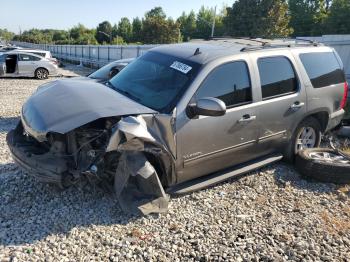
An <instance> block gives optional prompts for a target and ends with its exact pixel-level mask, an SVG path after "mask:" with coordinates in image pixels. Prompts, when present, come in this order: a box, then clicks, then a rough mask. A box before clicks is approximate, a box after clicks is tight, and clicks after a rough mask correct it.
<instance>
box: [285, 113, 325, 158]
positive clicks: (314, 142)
mask: <svg viewBox="0 0 350 262" xmlns="http://www.w3.org/2000/svg"><path fill="white" fill-rule="evenodd" d="M321 130H322V128H321V125H320V123H319V122H318V120H317V119H316V118H314V117H308V118H305V119H304V120H303V121H301V122H300V124H299V125H298V126H297V128H296V129H295V131H294V133H293V135H292V138H291V140H290V142H289V144H288V146H287V148H286V151H285V153H284V159H285V160H286V161H287V162H290V163H293V162H294V160H295V156H296V154H298V152H299V151H300V150H303V149H307V148H315V147H319V146H320V143H321V136H322V131H321Z"/></svg>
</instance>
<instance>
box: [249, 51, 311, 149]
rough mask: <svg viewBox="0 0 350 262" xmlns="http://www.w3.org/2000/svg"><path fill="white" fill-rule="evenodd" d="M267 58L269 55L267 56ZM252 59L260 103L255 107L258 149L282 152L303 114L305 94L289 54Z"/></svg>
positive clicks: (256, 56)
mask: <svg viewBox="0 0 350 262" xmlns="http://www.w3.org/2000/svg"><path fill="white" fill-rule="evenodd" d="M267 54H268V55H267ZM267 54H266V53H261V54H259V55H254V61H255V69H256V71H257V75H258V76H259V77H258V79H257V80H258V86H259V87H260V90H259V91H260V95H261V102H260V103H259V106H258V107H257V111H258V118H259V121H258V125H259V139H258V141H259V149H260V150H262V151H264V152H265V153H272V152H277V151H283V148H284V146H285V145H286V143H287V142H288V141H289V139H290V138H291V136H292V133H293V130H294V129H295V128H296V126H297V125H298V123H299V122H300V121H301V120H302V119H303V117H304V115H305V113H306V92H305V88H304V85H303V84H302V83H301V81H300V79H299V75H300V74H299V71H298V70H297V67H296V66H295V60H294V57H293V56H292V55H291V54H290V53H289V52H283V55H281V54H280V53H273V52H271V53H267Z"/></svg>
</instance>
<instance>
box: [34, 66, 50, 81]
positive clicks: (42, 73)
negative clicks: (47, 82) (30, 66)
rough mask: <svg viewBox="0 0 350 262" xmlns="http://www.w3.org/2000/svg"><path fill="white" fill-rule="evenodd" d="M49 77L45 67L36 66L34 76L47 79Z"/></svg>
mask: <svg viewBox="0 0 350 262" xmlns="http://www.w3.org/2000/svg"><path fill="white" fill-rule="evenodd" d="M48 77H49V71H48V70H47V69H45V68H38V69H37V70H35V78H36V79H39V80H43V79H47V78H48Z"/></svg>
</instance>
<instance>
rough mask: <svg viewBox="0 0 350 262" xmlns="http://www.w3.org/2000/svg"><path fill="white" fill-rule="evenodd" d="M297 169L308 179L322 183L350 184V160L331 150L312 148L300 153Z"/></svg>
mask: <svg viewBox="0 0 350 262" xmlns="http://www.w3.org/2000/svg"><path fill="white" fill-rule="evenodd" d="M295 166H296V169H297V170H298V171H299V173H300V174H301V175H303V176H305V177H306V178H312V179H315V180H318V181H321V182H326V183H335V184H348V183H350V158H348V157H346V156H345V155H342V154H340V153H339V152H338V151H337V150H334V149H330V148H310V149H304V150H301V151H299V152H298V155H297V156H296V160H295Z"/></svg>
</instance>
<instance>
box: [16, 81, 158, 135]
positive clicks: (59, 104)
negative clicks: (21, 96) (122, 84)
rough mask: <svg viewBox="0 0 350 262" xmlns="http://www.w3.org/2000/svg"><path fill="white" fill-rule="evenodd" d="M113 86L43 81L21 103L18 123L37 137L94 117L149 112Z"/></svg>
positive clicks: (71, 127)
mask: <svg viewBox="0 0 350 262" xmlns="http://www.w3.org/2000/svg"><path fill="white" fill-rule="evenodd" d="M152 113H156V111H154V110H152V109H150V108H148V107H145V106H143V105H141V104H139V103H137V102H135V101H133V100H131V99H129V98H127V97H125V96H124V95H122V94H120V93H118V92H116V91H114V90H113V89H111V88H109V87H107V86H105V85H103V84H99V83H95V82H93V81H85V80H82V81H79V80H72V81H68V80H56V81H53V82H50V83H48V84H45V85H43V86H42V87H41V88H40V89H39V90H38V91H37V92H36V93H34V94H33V95H32V96H31V97H30V98H29V99H28V100H27V101H26V103H25V104H24V105H23V108H22V123H23V125H24V127H25V129H26V131H27V132H28V133H30V134H31V135H32V136H34V137H36V138H37V139H38V140H39V141H44V140H45V139H46V133H48V132H57V133H61V134H64V133H67V132H69V131H71V130H73V129H75V128H77V127H79V126H82V125H84V124H87V123H89V122H92V121H94V120H96V119H99V118H103V117H111V116H125V115H138V114H152Z"/></svg>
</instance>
